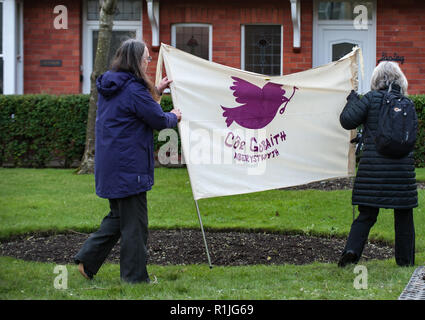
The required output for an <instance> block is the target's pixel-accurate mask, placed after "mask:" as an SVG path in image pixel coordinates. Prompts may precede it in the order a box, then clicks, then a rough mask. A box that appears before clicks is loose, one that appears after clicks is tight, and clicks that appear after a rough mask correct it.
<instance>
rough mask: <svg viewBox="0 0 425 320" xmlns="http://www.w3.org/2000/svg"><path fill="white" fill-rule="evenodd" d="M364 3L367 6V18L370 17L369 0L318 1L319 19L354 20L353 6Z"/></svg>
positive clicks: (371, 8) (371, 5) (370, 7)
mask: <svg viewBox="0 0 425 320" xmlns="http://www.w3.org/2000/svg"><path fill="white" fill-rule="evenodd" d="M357 5H364V6H366V8H367V13H368V19H372V12H373V3H372V2H371V1H369V2H367V1H320V2H319V20H354V18H355V16H356V15H357V14H355V13H354V8H355V7H356V6H357Z"/></svg>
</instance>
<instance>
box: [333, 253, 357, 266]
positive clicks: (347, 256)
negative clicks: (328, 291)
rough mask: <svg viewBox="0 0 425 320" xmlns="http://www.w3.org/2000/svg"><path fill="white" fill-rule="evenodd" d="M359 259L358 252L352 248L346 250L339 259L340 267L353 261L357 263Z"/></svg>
mask: <svg viewBox="0 0 425 320" xmlns="http://www.w3.org/2000/svg"><path fill="white" fill-rule="evenodd" d="M357 261H358V257H357V254H356V253H355V252H354V251H352V250H348V251H346V252H344V253H343V254H342V256H341V258H340V259H339V261H338V267H340V268H344V267H345V266H346V265H347V264H351V263H353V264H356V263H357Z"/></svg>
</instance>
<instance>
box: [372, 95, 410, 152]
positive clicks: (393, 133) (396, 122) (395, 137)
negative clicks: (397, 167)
mask: <svg viewBox="0 0 425 320" xmlns="http://www.w3.org/2000/svg"><path fill="white" fill-rule="evenodd" d="M417 130H418V118H417V115H416V110H415V105H414V103H413V102H412V100H410V99H409V98H407V97H406V96H404V95H403V94H400V93H397V92H392V91H390V92H386V93H385V94H384V97H383V99H382V104H381V107H380V110H379V119H378V129H377V130H376V133H375V135H373V134H372V132H371V134H372V136H373V138H374V141H375V145H376V150H377V151H378V152H379V153H380V154H382V155H384V156H386V157H390V158H402V157H404V156H406V155H408V154H409V153H410V152H411V151H413V149H414V147H415V142H416V133H417Z"/></svg>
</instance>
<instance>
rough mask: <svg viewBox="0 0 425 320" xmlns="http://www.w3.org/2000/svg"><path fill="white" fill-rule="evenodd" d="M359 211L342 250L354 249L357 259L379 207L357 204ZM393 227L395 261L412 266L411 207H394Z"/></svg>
mask: <svg viewBox="0 0 425 320" xmlns="http://www.w3.org/2000/svg"><path fill="white" fill-rule="evenodd" d="M359 212H360V213H359V216H358V217H357V219H355V220H354V221H353V224H352V225H351V230H350V234H349V235H348V240H347V243H346V245H345V248H344V252H343V253H345V252H346V251H348V250H351V251H354V252H355V253H356V255H357V257H358V260H359V259H360V257H361V255H362V252H363V248H364V246H365V244H366V241H367V238H368V236H369V231H370V229H371V228H372V226H373V225H374V224H375V222H376V219H377V217H378V213H379V208H374V207H368V206H360V205H359ZM394 228H395V260H396V263H397V264H398V265H399V266H413V265H414V264H415V227H414V224H413V209H394Z"/></svg>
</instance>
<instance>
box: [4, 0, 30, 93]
mask: <svg viewBox="0 0 425 320" xmlns="http://www.w3.org/2000/svg"><path fill="white" fill-rule="evenodd" d="M0 2H2V3H3V10H2V12H3V17H2V18H3V19H2V20H3V26H2V29H3V35H2V39H3V40H2V41H3V43H2V47H3V49H2V50H3V51H2V53H1V54H0V56H1V57H2V58H3V94H23V90H24V87H23V79H24V77H23V29H24V28H23V1H22V0H0ZM5 30H8V31H9V30H12V31H11V32H10V31H9V32H5ZM18 31H19V32H18ZM18 54H19V56H18Z"/></svg>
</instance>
